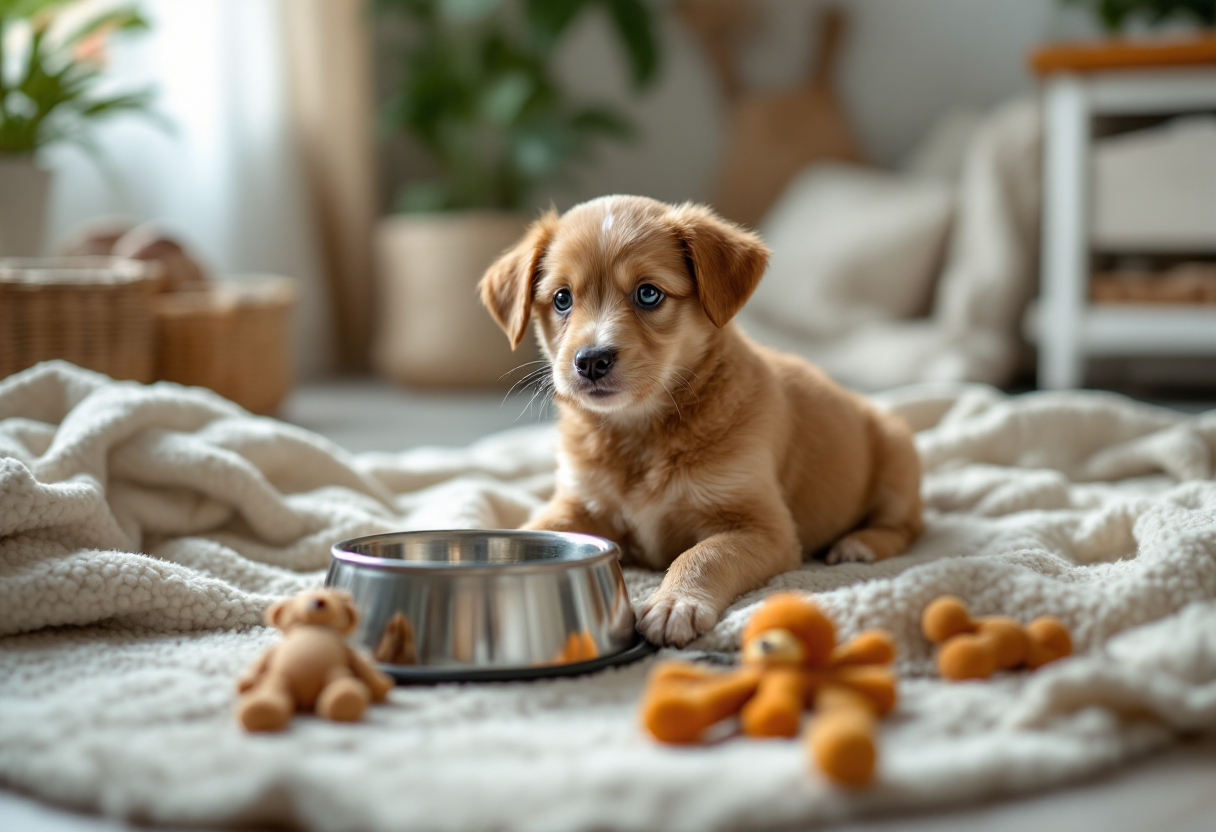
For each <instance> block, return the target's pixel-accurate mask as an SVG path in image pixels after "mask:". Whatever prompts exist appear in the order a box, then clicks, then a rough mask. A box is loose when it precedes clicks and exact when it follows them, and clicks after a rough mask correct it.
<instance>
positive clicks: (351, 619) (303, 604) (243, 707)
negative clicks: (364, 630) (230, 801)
mask: <svg viewBox="0 0 1216 832" xmlns="http://www.w3.org/2000/svg"><path fill="white" fill-rule="evenodd" d="M266 623H267V624H268V625H270V626H272V627H278V628H279V629H280V630H282V631H283V633H284V634H285V635H284V637H283V640H282V641H281V642H279V643H278V644H276V645H275V646H273V647H271V648H270V649H268V650H267V651H266V652H265V653H263V654H262V655H261V656H260V657H259V658H258V660H257V661H256V662H254V664H253V666H252V667H250V668H249V670H247V671H246V672H245V675H243V676H242V677H241V678H240V680H239V681H238V682H237V690H238V691H240V692H241V694H242V696H241V697H240V699H239V700H238V702H237V706H236V712H237V719H239V720H240V722H241V725H243V726H245V729H246V730H248V731H278V730H281V729H282V728H284V727H286V726H287V723H288V722H290V721H291V717H292V714H294V713H295V712H296V711H316V713H317V714H318V715H320V716H322V717H324V718H326V719H331V720H334V721H336V722H355V721H357V720H359V719H362V718H363V712H364V711H366V710H367V706H368V704H369V703H370V702H383V701H384V699H385V697H387V696H388V692H389V691H390V690H392V687H393V680H392V678H391V677H390V676H387V675H385V674H384V673H381V672H380V671H379V670H376V669H375V668H374V667H372V666H371V664H370V663H368V661H367V660H366V659H365V658H363V656H361V655H360V654H359V653H358V652H357V651H356V650H355V649H354V648H352V647H350V646H349V645H348V644H347V643H346V637H347V636H348V635H350V634H351V633H353V632H354V630H355V626H356V625H357V624H358V623H359V614H358V613H357V612H356V611H355V603H354V600H353V599H352V598H351V597H350V594H349V593H346V592H342V591H339V590H332V589H321V590H314V591H311V592H305V593H301V594H300V595H296V596H295V597H293V598H284V599H283V600H281V601H276V602H275V603H274V604H272V605H271V607H270V609H268V610H267V611H266Z"/></svg>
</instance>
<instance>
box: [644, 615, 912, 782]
mask: <svg viewBox="0 0 1216 832" xmlns="http://www.w3.org/2000/svg"><path fill="white" fill-rule="evenodd" d="M742 655H743V663H742V666H741V667H739V668H736V669H733V670H728V671H720V670H713V669H709V668H705V667H702V666H699V665H695V664H690V663H688V662H676V661H673V662H667V663H664V664H661V665H659V666H658V667H657V668H656V669H655V670H654V672H653V674H652V675H651V677H650V680H649V682H648V685H647V689H646V692H645V694H644V696H643V700H642V706H641V712H642V721H643V724H644V725H645V726H646V729H647V730H648V731H649V732H650V733H651V734H652V735H653V736H654V738H655V739H657V740H659V741H660V742H666V743H694V742H699V741H701V740H702V739H703V738H704V737H705V735H706V733H707V732H708V731H709V729H710V728H711V727H712V726H714V725H716V724H718V723H720V722H722V721H723V720H726V719H727V718H729V717H731V716H734V715H735V714H738V716H739V725H740V728H741V730H742V732H743V734H745V735H746V736H749V737H796V736H797V735H798V731H799V728H800V725H801V720H802V712H803V710H804V709H806V708H814V709H815V711H816V717H815V719H814V720H813V721H812V723H811V725H810V728H809V730H808V731H807V737H806V743H807V747H808V751H809V753H810V755H811V757H812V758H813V760H814V761H815V763H816V764H818V766H819V768H820V769H821V770H822V771H823V772H824V774H826V775H827V776H828V777H829V778H831V779H832V780H834V781H835V782H837V783H840V784H842V785H847V786H862V785H865V784H866V783H868V782H870V780H871V779H872V778H873V776H874V768H875V763H876V759H877V747H876V746H877V734H878V726H877V719H878V718H879V717H881V716H884V715H885V714H887V713H888V712H889V711H890V710H891V709H892V708H893V707H894V706H895V698H896V686H895V676H894V674H893V673H892V672H891V670H890V668H889V667H888V665H889V664H890V663H891V662H892V661H893V660H894V658H895V646H894V643H893V642H892V639H891V637H890V636H889V635H888V634H886V633H884V632H881V631H870V632H866V633H862V634H860V635H858V636H857V637H856V638H854V639H853V640H852V641H850V642H848V643H847V644H843V645H837V643H836V631H835V628H834V627H833V626H832V622H831V621H829V620H828V619H827V617H826V616H824V614H823V613H822V612H821V611H820V610H819V608H818V607H817V606H815V604H814V603H812V602H810V601H808V600H806V599H804V598H801V597H799V596H797V595H793V594H790V593H783V594H778V595H774V596H772V597H770V598H769V599H768V600H767V601H766V602H765V603H764V604H763V605H762V606H761V607H760V608H759V609H758V610H756V612H755V613H754V614H753V615H752V617H751V620H750V621H749V622H748V624H747V627H746V628H745V630H744V633H743V654H742Z"/></svg>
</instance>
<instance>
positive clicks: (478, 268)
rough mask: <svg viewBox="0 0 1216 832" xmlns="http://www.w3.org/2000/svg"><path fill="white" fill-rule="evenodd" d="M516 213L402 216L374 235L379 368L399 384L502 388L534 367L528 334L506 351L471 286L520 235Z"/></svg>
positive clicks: (521, 228)
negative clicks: (377, 291)
mask: <svg viewBox="0 0 1216 832" xmlns="http://www.w3.org/2000/svg"><path fill="white" fill-rule="evenodd" d="M526 225H527V218H526V217H524V216H520V215H518V214H499V213H491V212H467V213H457V214H409V215H406V214H401V215H396V216H392V217H388V218H386V219H384V220H382V221H381V222H380V225H379V227H378V229H377V231H376V256H377V272H378V279H379V290H380V300H379V321H378V333H377V339H376V347H375V361H376V366H377V368H378V369H379V370H380V371H381V372H382V373H384V374H385V375H387V376H389V377H390V378H392V379H394V380H396V381H399V382H401V383H403V384H409V385H416V386H424V387H508V386H510V385H511V384H513V383H515V382H516V381H518V380H519V379H520V378H522V377H523V375H524V374H525V373H526V372H527V371H528V370H530V369H533V367H523V368H522V369H520V370H518V371H517V372H512V370H513V369H515V368H516V367H519V366H520V365H521V364H524V363H526V362H529V361H532V360H534V359H535V358H536V357H537V355H538V351H537V348H536V346H535V342H534V340H533V339H532V337H531V336H529V337H528V338H527V339H526V340H525V341H524V343H523V344H521V345H520V347H519V349H517V350H516V351H514V352H512V351H511V345H510V344H509V343H508V342H507V337H506V335H504V334H503V332H502V330H501V329H499V328H498V326H497V325H496V324H495V323H494V321H493V319H492V318H491V317H490V314H489V313H488V312H487V311H486V310H485V308H484V307H483V306H482V305H481V300H480V298H479V297H478V294H477V282H478V281H479V280H480V279H481V276H482V274H483V273H484V272H485V270H486V267H487V266H489V265H490V264H491V263H492V262H494V260H495V259H496V258H497V257H498V255H499V254H501V253H502V251H503V250H504V249H506V248H508V247H510V246H511V245H512V244H513V243H515V242H516V241H517V240H518V239H519V237H520V235H522V234H523V231H524V227H525V226H526Z"/></svg>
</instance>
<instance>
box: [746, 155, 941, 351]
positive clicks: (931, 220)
mask: <svg viewBox="0 0 1216 832" xmlns="http://www.w3.org/2000/svg"><path fill="white" fill-rule="evenodd" d="M953 206H954V190H953V187H952V186H951V185H950V183H948V182H944V181H940V180H937V179H932V178H926V177H914V176H907V175H900V174H893V173H886V172H884V171H880V170H875V169H873V168H867V167H862V166H860V165H849V164H842V163H836V162H832V163H821V164H817V165H814V166H812V167H809V168H807V169H806V170H805V171H803V172H802V173H801V174H799V175H798V177H796V178H795V179H794V180H793V181H792V182H791V183H790V185H789V186H788V187H787V188H786V190H785V192H784V193H783V194H782V196H781V198H780V199H779V200H778V201H777V204H776V205H774V206H773V208H772V210H771V211H770V212H769V214H768V216H767V217H766V218H765V220H764V222H763V223H762V225H761V233H762V234H763V235H764V239H765V242H766V243H768V246H769V248H770V249H772V251H773V256H772V259H771V260H770V262H769V268H768V273H767V274H766V275H765V276H764V279H763V280H761V281H760V285H759V287H758V288H757V289H756V293H755V295H753V296H752V300H751V302H750V303H749V304H748V311H749V312H750V313H751V314H755V315H758V316H760V317H762V318H766V319H768V320H770V321H772V322H773V323H777V324H780V325H782V326H784V327H786V328H787V329H792V330H794V331H798V332H803V333H806V334H808V335H812V336H815V337H831V336H835V335H839V334H842V333H844V332H846V331H848V330H849V329H852V328H853V327H856V326H858V325H860V324H862V323H866V322H870V321H875V320H903V319H907V318H914V317H919V316H921V315H923V314H925V312H927V310H928V308H929V305H930V300H931V297H932V294H933V286H934V283H935V280H936V277H937V271H938V268H939V266H940V265H941V261H942V256H943V250H944V247H945V243H946V239H947V236H948V234H949V231H950V223H951V214H952V212H953Z"/></svg>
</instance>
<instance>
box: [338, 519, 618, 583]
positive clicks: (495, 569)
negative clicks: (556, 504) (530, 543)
mask: <svg viewBox="0 0 1216 832" xmlns="http://www.w3.org/2000/svg"><path fill="white" fill-rule="evenodd" d="M415 536H417V537H423V536H426V537H444V536H450V537H536V536H551V537H558V538H561V539H563V540H566V541H568V542H571V543H582V544H590V545H592V546H594V547H595V548H597V549H599V551H598V552H597V553H596V554H594V555H592V556H591V557H586V558H578V559H576V560H566V559H560V560H557V559H555V560H537V561H499V562H490V561H481V562H472V561H467V562H451V561H446V562H445V561H410V560H398V559H396V558H378V557H375V556H374V555H364V554H360V553H358V552H353V551H351V550H350V549H349V547H350V546H352V545H355V544H362V543H366V542H368V541H372V540H377V539H384V538H403V537H415ZM329 553H330V557H331V558H332V561H331V562H339V561H340V562H342V563H347V564H351V565H353V566H360V567H370V568H372V569H384V570H388V571H390V572H409V573H410V574H428V573H430V574H436V575H454V574H461V575H467V574H471V573H476V572H488V573H501V572H511V573H514V574H518V573H520V572H550V571H554V570H564V569H572V568H582V567H585V566H592V565H594V564H597V563H602V562H603V561H606V560H617V561H619V560H620V557H621V547H620V546H618V545H617V544H616V543H614V542H613V541H611V540H609V539H607V538H605V537H598V536H596V535H593V534H583V533H582V532H556V531H540V530H536V531H533V530H525V529H417V530H413V531H403V532H380V533H377V534H366V535H361V536H359V537H350V538H347V539H345V540H339V541H338V542H337V543H335V544H333V545H332V546H330V547H329Z"/></svg>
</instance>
